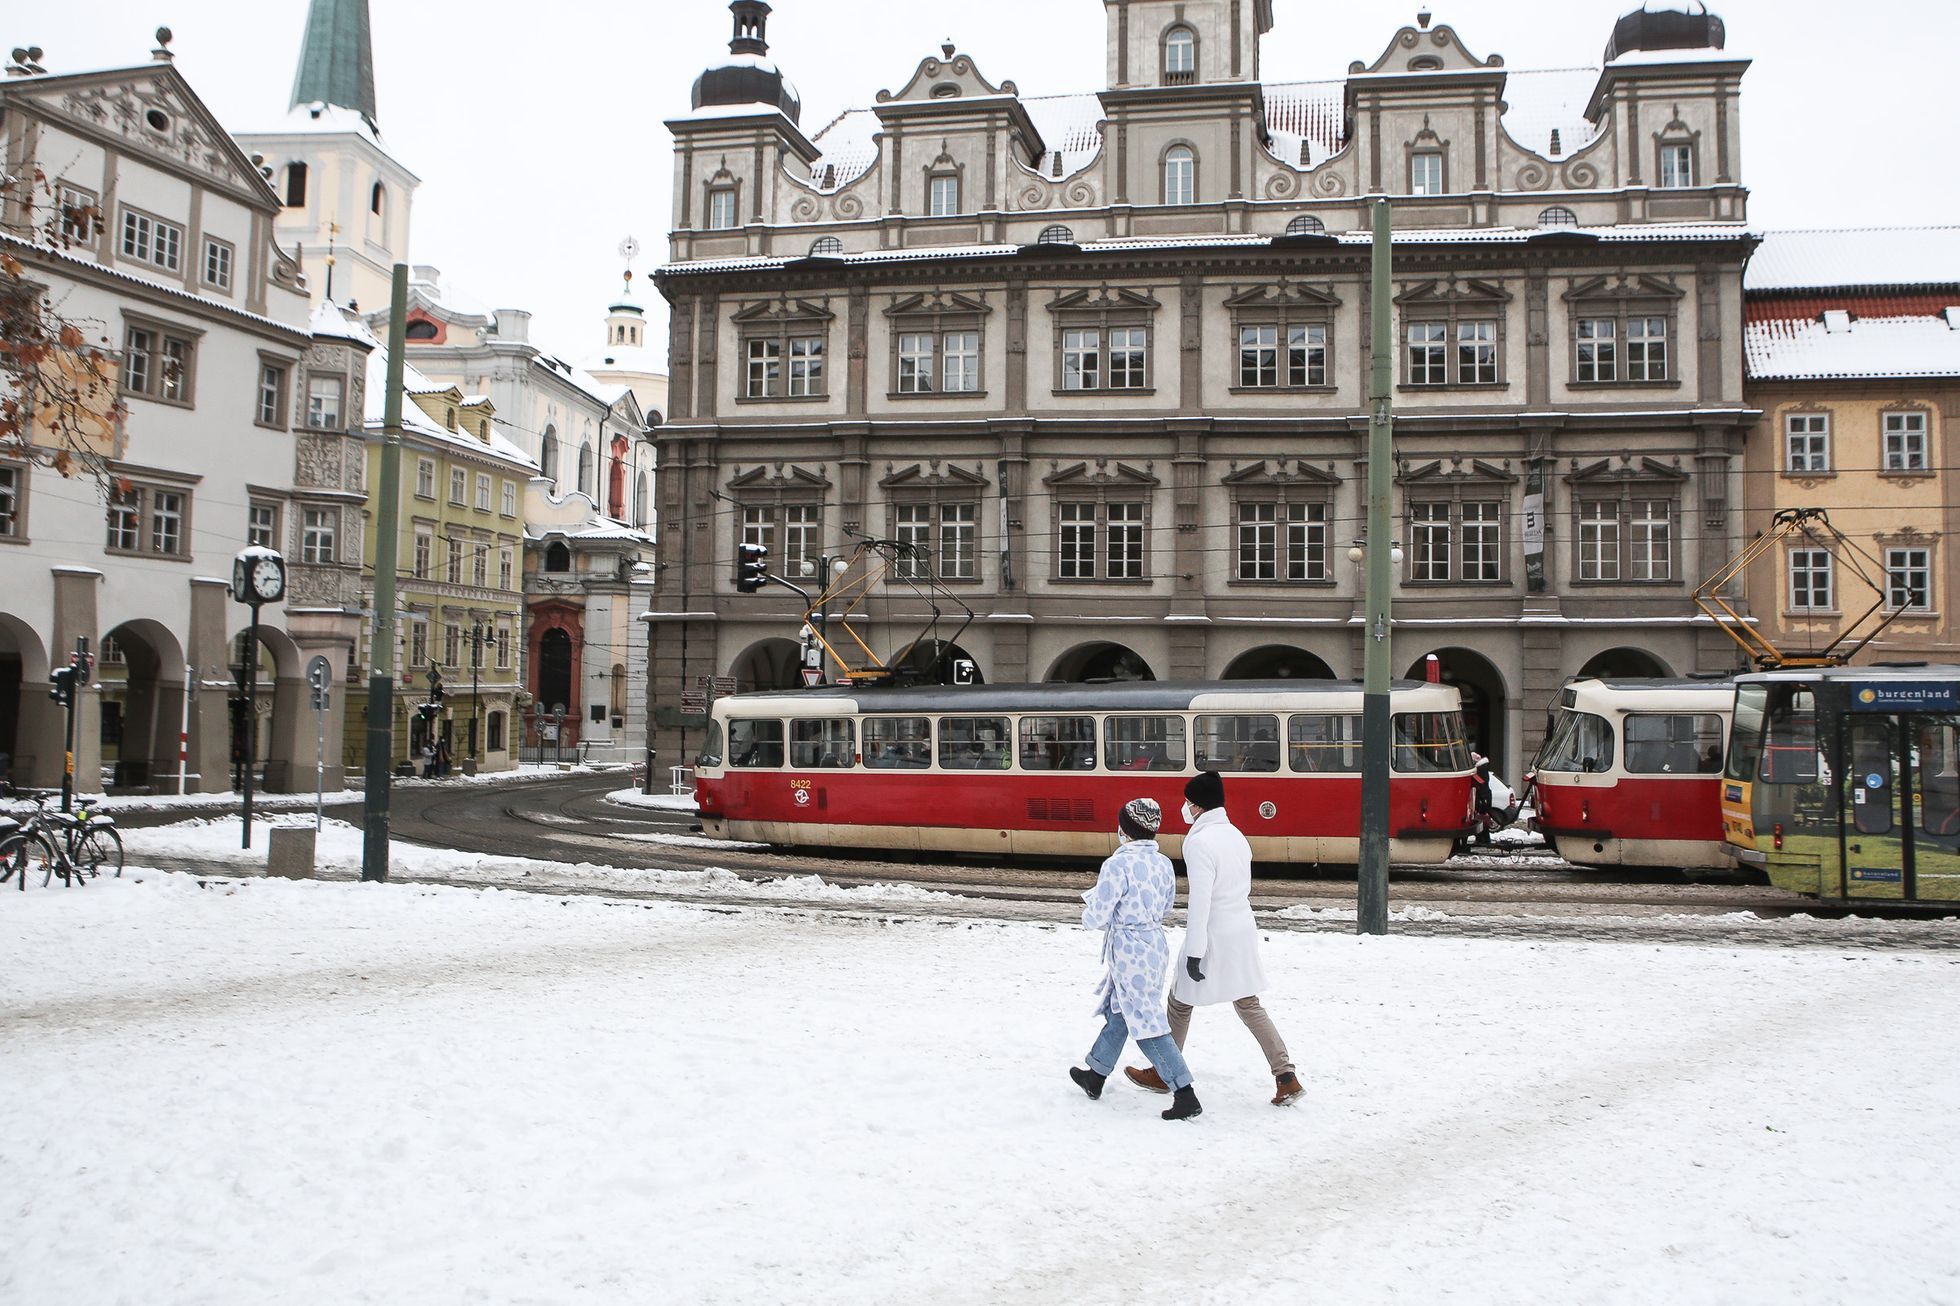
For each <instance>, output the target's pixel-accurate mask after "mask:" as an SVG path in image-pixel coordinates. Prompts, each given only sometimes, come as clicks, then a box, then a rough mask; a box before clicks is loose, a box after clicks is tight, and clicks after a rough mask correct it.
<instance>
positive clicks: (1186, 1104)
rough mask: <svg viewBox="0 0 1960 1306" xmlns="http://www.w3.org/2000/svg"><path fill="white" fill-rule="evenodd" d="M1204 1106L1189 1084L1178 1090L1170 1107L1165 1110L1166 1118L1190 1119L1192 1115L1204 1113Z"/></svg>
mask: <svg viewBox="0 0 1960 1306" xmlns="http://www.w3.org/2000/svg"><path fill="white" fill-rule="evenodd" d="M1204 1110H1205V1109H1204V1108H1203V1107H1201V1106H1199V1105H1198V1095H1197V1093H1196V1092H1195V1091H1194V1090H1193V1089H1192V1087H1191V1086H1190V1085H1189V1084H1186V1085H1185V1086H1184V1087H1183V1088H1180V1089H1178V1090H1177V1096H1175V1097H1173V1098H1172V1099H1171V1105H1170V1109H1169V1110H1167V1111H1165V1112H1164V1119H1166V1120H1189V1119H1190V1118H1191V1117H1192V1116H1195V1115H1203V1114H1204Z"/></svg>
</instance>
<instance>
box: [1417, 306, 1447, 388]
mask: <svg viewBox="0 0 1960 1306" xmlns="http://www.w3.org/2000/svg"><path fill="white" fill-rule="evenodd" d="M1449 330H1450V329H1449V326H1448V324H1446V323H1443V322H1411V323H1409V384H1410V385H1442V384H1443V383H1445V382H1446V381H1448V380H1449V346H1448V344H1447V343H1446V342H1447V341H1448V339H1449Z"/></svg>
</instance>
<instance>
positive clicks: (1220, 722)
mask: <svg viewBox="0 0 1960 1306" xmlns="http://www.w3.org/2000/svg"><path fill="white" fill-rule="evenodd" d="M1192 724H1193V729H1194V732H1195V733H1196V735H1197V748H1198V769H1199V770H1201V771H1277V770H1279V718H1278V717H1276V716H1268V715H1265V714H1252V715H1245V716H1201V717H1198V718H1196V719H1195V720H1194V721H1193V723H1192Z"/></svg>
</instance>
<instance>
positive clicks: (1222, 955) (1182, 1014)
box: [1123, 771, 1304, 1106]
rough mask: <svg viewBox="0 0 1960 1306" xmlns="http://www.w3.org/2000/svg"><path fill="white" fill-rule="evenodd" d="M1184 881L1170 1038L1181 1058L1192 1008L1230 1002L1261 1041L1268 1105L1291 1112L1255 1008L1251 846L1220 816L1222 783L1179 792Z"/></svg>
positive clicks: (1278, 1048)
mask: <svg viewBox="0 0 1960 1306" xmlns="http://www.w3.org/2000/svg"><path fill="white" fill-rule="evenodd" d="M1184 819H1185V820H1186V821H1188V822H1190V824H1191V831H1190V833H1189V834H1187V835H1185V836H1184V873H1185V875H1186V876H1187V877H1188V878H1189V880H1190V894H1191V896H1190V904H1189V912H1188V914H1187V919H1186V921H1185V927H1184V946H1183V947H1182V948H1181V949H1180V950H1179V952H1178V956H1179V957H1181V958H1182V961H1181V963H1177V964H1174V965H1173V968H1172V975H1173V976H1174V977H1175V978H1174V981H1173V983H1172V985H1171V998H1170V1012H1169V1018H1170V1027H1171V1038H1172V1040H1173V1041H1175V1042H1176V1044H1177V1047H1178V1050H1179V1051H1180V1052H1182V1051H1183V1050H1184V1039H1185V1035H1186V1034H1188V1033H1189V1032H1190V1029H1191V1011H1192V1008H1194V1007H1203V1006H1210V1005H1212V1004H1214V1003H1219V1002H1229V1003H1231V1004H1232V1009H1233V1010H1234V1011H1236V1012H1238V1014H1239V1019H1240V1020H1241V1021H1243V1022H1245V1027H1246V1028H1247V1029H1249V1030H1251V1031H1252V1036H1253V1037H1254V1038H1255V1039H1257V1040H1259V1050H1260V1051H1261V1052H1264V1053H1265V1054H1266V1064H1267V1065H1268V1066H1269V1067H1270V1068H1271V1069H1272V1072H1273V1105H1274V1106H1290V1105H1292V1103H1293V1102H1294V1101H1295V1100H1296V1099H1297V1098H1298V1097H1299V1096H1300V1094H1301V1093H1302V1092H1303V1091H1304V1090H1303V1089H1302V1088H1301V1085H1300V1077H1299V1076H1298V1075H1297V1074H1296V1073H1295V1072H1294V1068H1293V1061H1292V1059H1291V1058H1290V1057H1288V1056H1287V1053H1286V1043H1285V1041H1284V1040H1282V1039H1281V1038H1280V1036H1279V1030H1278V1029H1276V1028H1274V1026H1273V1018H1272V1017H1271V1016H1269V1015H1267V1014H1266V1009H1265V1008H1264V1007H1262V1006H1260V1005H1259V990H1261V989H1263V988H1265V987H1266V972H1265V971H1264V970H1263V969H1262V968H1261V967H1260V965H1259V926H1258V923H1257V922H1256V921H1255V920H1254V919H1253V916H1252V845H1251V844H1249V843H1247V842H1246V840H1245V836H1244V835H1243V834H1240V833H1239V831H1238V828H1237V827H1236V826H1234V825H1233V824H1232V822H1231V819H1230V818H1229V817H1227V816H1226V815H1225V782H1224V780H1222V779H1220V778H1219V775H1218V773H1217V772H1216V771H1200V772H1199V773H1198V774H1197V775H1195V776H1193V777H1192V778H1191V782H1190V783H1189V784H1187V785H1185V786H1184ZM1123 1073H1124V1074H1125V1075H1127V1076H1129V1078H1130V1082H1131V1083H1133V1084H1137V1085H1139V1086H1140V1087H1143V1088H1147V1089H1150V1090H1151V1091H1153V1092H1157V1093H1168V1092H1169V1091H1170V1086H1169V1085H1168V1084H1166V1083H1164V1081H1163V1079H1162V1077H1161V1076H1159V1075H1158V1074H1157V1072H1156V1071H1155V1070H1154V1069H1152V1068H1150V1067H1147V1066H1125V1067H1123Z"/></svg>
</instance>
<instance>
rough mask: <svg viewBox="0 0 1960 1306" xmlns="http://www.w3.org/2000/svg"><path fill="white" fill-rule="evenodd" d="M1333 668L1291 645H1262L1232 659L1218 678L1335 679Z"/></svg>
mask: <svg viewBox="0 0 1960 1306" xmlns="http://www.w3.org/2000/svg"><path fill="white" fill-rule="evenodd" d="M1338 678H1339V677H1337V676H1335V674H1334V668H1332V667H1330V666H1328V665H1327V663H1326V662H1325V661H1323V660H1322V659H1320V658H1318V657H1316V656H1314V655H1313V654H1312V653H1309V652H1307V651H1306V650H1305V649H1303V648H1295V647H1293V646H1292V645H1291V644H1265V645H1261V646H1260V647H1258V648H1255V649H1247V650H1246V651H1245V652H1243V653H1241V654H1239V655H1238V656H1237V657H1235V658H1233V659H1232V661H1231V663H1230V665H1228V666H1227V667H1226V668H1225V674H1224V675H1222V676H1220V677H1219V679H1221V680H1336V679H1338Z"/></svg>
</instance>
